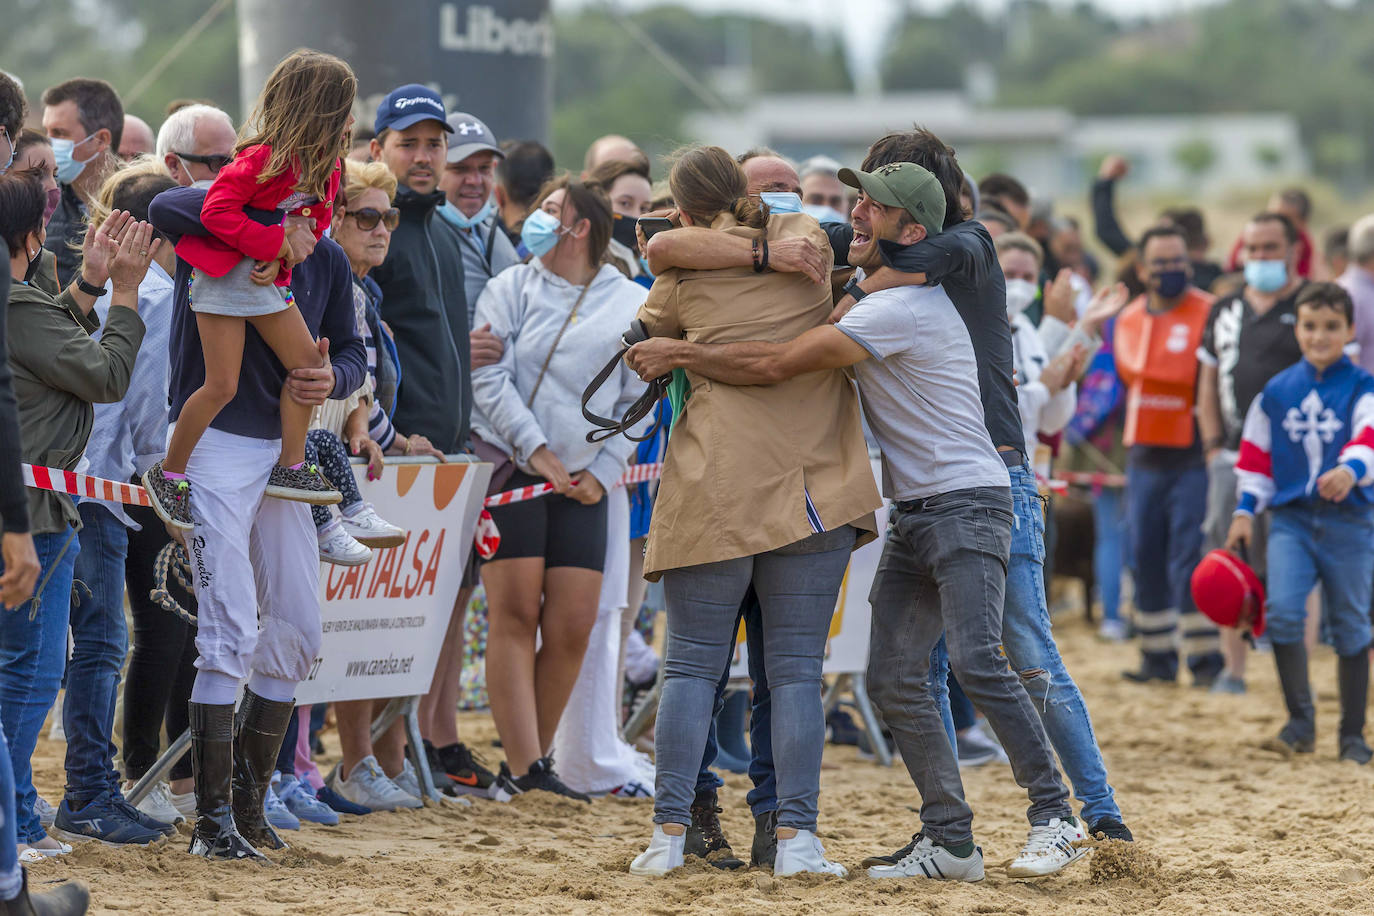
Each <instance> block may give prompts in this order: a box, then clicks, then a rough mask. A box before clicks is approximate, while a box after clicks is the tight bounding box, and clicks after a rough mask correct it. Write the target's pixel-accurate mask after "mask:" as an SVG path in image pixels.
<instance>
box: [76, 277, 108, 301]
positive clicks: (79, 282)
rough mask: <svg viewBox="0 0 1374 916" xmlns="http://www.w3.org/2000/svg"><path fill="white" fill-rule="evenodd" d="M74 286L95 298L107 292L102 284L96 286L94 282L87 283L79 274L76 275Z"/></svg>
mask: <svg viewBox="0 0 1374 916" xmlns="http://www.w3.org/2000/svg"><path fill="white" fill-rule="evenodd" d="M76 288H77V289H79V290H81V291H82V292H83V293H85V294H86V295H88V296H95V297H96V298H97V299H99V298H100V297H101V296H103V295H105V293H106V292H107V290H106V289H105V287H103V286H96V285H95V284H94V283H87V282H86V278H85V277H83V276H81V275H80V274H77V275H76Z"/></svg>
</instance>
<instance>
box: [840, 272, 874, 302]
mask: <svg viewBox="0 0 1374 916" xmlns="http://www.w3.org/2000/svg"><path fill="white" fill-rule="evenodd" d="M841 292H843V293H844V294H845V295H846V296H851V297H853V299H854V301H855V302H858V301H859V300H860V299H862V298H863V297H864V296H867V295H868V293H866V292H864V290H863V287H862V286H860V285H859V278H858V277H850V278H849V282H848V283H846V284H845V285H844V289H842V290H841Z"/></svg>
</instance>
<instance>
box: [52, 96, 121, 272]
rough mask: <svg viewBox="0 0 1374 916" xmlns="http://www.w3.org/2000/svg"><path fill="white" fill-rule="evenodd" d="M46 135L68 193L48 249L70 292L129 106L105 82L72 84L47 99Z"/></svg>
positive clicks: (55, 219)
mask: <svg viewBox="0 0 1374 916" xmlns="http://www.w3.org/2000/svg"><path fill="white" fill-rule="evenodd" d="M43 130H44V132H45V133H47V135H48V137H49V138H50V139H51V140H52V151H53V156H54V157H55V158H56V159H57V181H58V183H59V184H60V185H61V187H62V200H61V203H59V204H58V207H57V210H56V212H54V213H53V215H52V219H51V220H50V221H49V222H48V240H47V241H46V242H44V243H43V244H44V247H45V248H47V249H48V250H49V251H51V252H52V253H53V254H54V255H56V257H57V279H58V282H59V283H60V284H61V285H63V286H66V285H67V284H68V283H70V282H72V280H73V278H75V276H76V272H77V270H79V269H80V267H81V255H80V250H81V240H82V238H84V236H85V234H86V206H87V204H88V203H89V202H90V201H91V200H92V199H94V198H95V195H96V193H97V192H98V191H99V190H100V185H101V183H102V182H104V180H105V178H106V176H107V175H109V174H110V172H111V171H112V170H113V169H115V168H116V167H118V165H119V160H118V159H117V158H115V156H114V155H113V154H114V151H115V150H117V149H119V141H120V138H121V137H122V136H123V133H124V106H123V105H122V104H121V103H120V101H119V95H118V94H117V93H116V92H115V91H114V87H113V86H111V85H110V84H109V83H107V82H105V81H104V80H94V79H84V78H77V79H71V80H67V81H66V82H65V83H58V84H57V85H56V86H53V87H52V88H50V89H48V90H47V91H46V92H44V93H43Z"/></svg>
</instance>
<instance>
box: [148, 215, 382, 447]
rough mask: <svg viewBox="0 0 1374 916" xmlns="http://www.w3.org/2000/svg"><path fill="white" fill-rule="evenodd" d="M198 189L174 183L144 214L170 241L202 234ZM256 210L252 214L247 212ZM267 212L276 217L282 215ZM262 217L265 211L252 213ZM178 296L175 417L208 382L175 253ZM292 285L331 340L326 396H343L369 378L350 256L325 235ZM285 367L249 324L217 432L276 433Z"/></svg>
mask: <svg viewBox="0 0 1374 916" xmlns="http://www.w3.org/2000/svg"><path fill="white" fill-rule="evenodd" d="M204 201H205V189H203V188H173V189H172V190H170V191H164V192H162V193H161V194H159V195H158V196H157V197H156V198H154V199H153V202H152V205H151V206H150V207H149V208H148V216H149V218H150V220H151V221H152V224H153V226H154V227H156V228H157V229H158V231H159V232H161V233H162V234H163V235H165V236H167V237H168V238H169V239H170V240H171V242H172V244H176V242H177V241H178V240H179V239H180V238H181V237H182V236H183V235H205V234H206V230H205V228H204V227H203V226H202V225H201V224H200V208H201V204H202V203H204ZM250 215H254V214H250ZM271 217H274V218H275V219H278V220H279V219H280V214H273V215H271ZM254 218H257V219H259V220H260V221H263V222H266V221H267V219H268V218H270V217H269V215H267V214H259V215H254ZM175 279H176V302H175V306H174V308H173V310H172V335H171V342H170V344H169V350H170V353H171V385H170V388H169V394H170V397H169V400H170V404H171V412H170V413H169V419H171V420H173V421H175V420H176V418H177V417H178V416H179V415H180V414H181V406H182V405H183V404H185V403H186V399H187V398H188V397H190V396H191V393H192V392H194V391H195V390H196V389H197V388H199V387H200V386H201V385H203V384H204V383H205V360H204V357H203V356H202V355H201V349H200V332H199V330H198V329H197V327H196V316H195V313H194V312H192V311H191V305H190V301H189V297H190V286H191V267H190V265H189V264H187V263H186V262H185V261H183V260H181V259H180V258H178V259H177V272H176V278H175ZM291 291H292V292H293V293H295V296H296V307H297V308H299V309H300V310H301V317H302V318H304V319H305V324H306V326H307V327H308V328H310V332H311V333H312V334H314V335H315V336H316V337H317V338H318V337H328V338H329V360H330V362H331V363H332V364H333V366H334V390H333V392H332V393H331V394H330V397H334V398H344V397H347V396H348V395H349V394H351V393H352V392H353V391H354V390H356V389H357V388H358V386H359V385H361V384H362V383H363V379H364V378H366V377H367V353H366V351H365V350H364V349H363V341H362V338H361V337H359V336H358V329H357V324H356V319H355V317H354V313H353V280H352V273H351V271H350V269H349V265H348V257H347V256H346V255H345V254H344V251H343V249H342V248H340V247H339V246H338V245H337V244H336V243H334V242H333V241H331V240H329V239H327V238H323V239H320V242H319V244H317V245H316V246H315V251H314V253H313V254H311V255H310V257H308V258H306V259H305V260H304V261H302V262H301V263H300V264H298V265H297V266H296V267H295V269H293V270H292V272H291ZM285 383H286V369H285V368H283V366H282V364H281V363H280V362H279V361H278V360H277V357H276V356H275V355H274V354H273V353H272V350H271V348H269V347H268V346H267V344H265V343H263V340H262V338H261V337H259V336H258V334H257V332H256V331H254V330H253V327H252V325H251V324H250V325H249V326H248V328H247V333H246V339H245V342H244V346H243V368H242V369H241V370H240V373H239V387H238V394H236V395H235V396H234V399H233V400H232V401H230V402H229V403H228V404H227V405H226V406H225V408H224V409H223V410H221V411H220V412H219V416H217V417H215V419H214V421H213V422H212V423H211V424H210V425H211V426H212V427H214V428H215V429H218V430H221V431H222V432H226V433H232V434H234V435H236V436H248V437H250V438H253V439H280V438H281V408H280V401H281V390H282V386H283V385H284V384H285Z"/></svg>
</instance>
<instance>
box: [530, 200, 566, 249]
mask: <svg viewBox="0 0 1374 916" xmlns="http://www.w3.org/2000/svg"><path fill="white" fill-rule="evenodd" d="M565 232H567V230H566V229H565V228H564V227H563V224H562V223H561V222H559V221H558V217H556V216H553V215H552V214H550V213H549V212H548V211H547V210H535V211H534V212H533V213H531V214H530V215H529V216H527V217H525V225H524V226H522V227H521V228H520V241H522V242H524V243H525V247H526V248H528V249H529V250H530V254H532V255H534V256H535V257H536V258H542V257H543V256H544V255H546V254H548V253H549V252H550V251H553V249H554V247H555V246H556V245H557V244H558V237H559V236H561V235H563V234H564V233H565Z"/></svg>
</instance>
